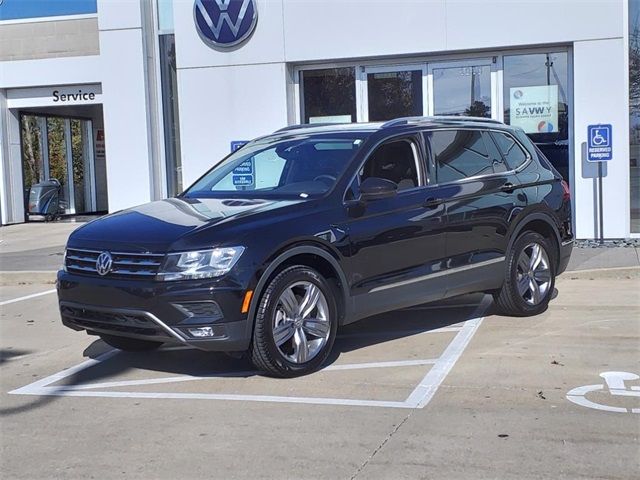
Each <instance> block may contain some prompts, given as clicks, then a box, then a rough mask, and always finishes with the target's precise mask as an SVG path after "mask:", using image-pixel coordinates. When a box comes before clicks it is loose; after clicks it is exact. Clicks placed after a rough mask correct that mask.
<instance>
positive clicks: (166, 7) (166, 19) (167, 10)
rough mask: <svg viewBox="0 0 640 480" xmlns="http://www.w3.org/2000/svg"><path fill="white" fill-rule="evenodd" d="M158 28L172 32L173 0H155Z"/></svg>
mask: <svg viewBox="0 0 640 480" xmlns="http://www.w3.org/2000/svg"><path fill="white" fill-rule="evenodd" d="M157 2H158V30H161V31H162V32H165V33H167V32H173V0H157Z"/></svg>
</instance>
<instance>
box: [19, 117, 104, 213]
mask: <svg viewBox="0 0 640 480" xmlns="http://www.w3.org/2000/svg"><path fill="white" fill-rule="evenodd" d="M20 122H21V134H22V135H21V136H22V166H23V179H24V187H25V189H26V190H27V191H28V190H29V189H30V187H31V186H32V185H34V184H36V183H38V182H42V181H45V180H49V179H52V178H54V179H56V180H58V181H59V182H60V186H61V189H60V197H59V206H60V209H59V213H64V214H80V213H89V212H95V211H96V210H97V208H96V181H95V177H96V176H95V161H94V148H93V127H92V121H91V120H88V119H81V118H69V117H59V116H53V115H37V114H30V113H25V114H22V115H21V116H20Z"/></svg>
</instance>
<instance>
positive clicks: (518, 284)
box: [494, 232, 556, 317]
mask: <svg viewBox="0 0 640 480" xmlns="http://www.w3.org/2000/svg"><path fill="white" fill-rule="evenodd" d="M551 252H552V250H551V246H550V245H549V241H548V240H547V239H546V238H544V237H543V236H542V235H540V234H539V233H536V232H525V233H524V234H522V235H521V236H520V237H518V239H517V240H516V241H515V242H514V244H513V247H512V248H511V250H510V251H509V253H508V254H507V259H506V272H505V273H506V277H505V281H504V285H503V286H502V288H501V289H500V291H499V292H498V293H497V294H496V295H494V299H495V302H496V305H497V306H498V309H499V310H500V312H501V313H505V314H507V315H513V316H520V317H523V316H529V315H537V314H538V313H541V312H543V311H545V310H546V309H547V306H548V305H549V301H550V300H551V295H552V293H553V288H554V285H555V275H556V267H555V262H554V261H553V256H552V255H551Z"/></svg>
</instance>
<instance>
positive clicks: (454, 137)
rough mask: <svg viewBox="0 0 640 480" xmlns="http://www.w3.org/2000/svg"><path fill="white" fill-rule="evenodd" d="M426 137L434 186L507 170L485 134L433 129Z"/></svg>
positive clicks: (494, 146) (475, 131) (486, 133)
mask: <svg viewBox="0 0 640 480" xmlns="http://www.w3.org/2000/svg"><path fill="white" fill-rule="evenodd" d="M426 137H427V138H428V139H429V141H430V145H431V151H432V152H433V156H434V159H435V163H436V171H437V182H438V183H447V182H453V181H456V180H463V179H465V178H470V177H476V176H480V175H490V174H493V173H499V172H504V171H506V170H507V167H506V165H505V164H504V161H503V159H502V156H501V155H500V152H499V151H498V149H497V148H496V145H495V143H494V142H493V140H492V139H491V137H490V136H489V134H488V132H484V131H480V130H434V131H431V132H427V133H426Z"/></svg>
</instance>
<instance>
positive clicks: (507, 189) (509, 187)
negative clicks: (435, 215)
mask: <svg viewBox="0 0 640 480" xmlns="http://www.w3.org/2000/svg"><path fill="white" fill-rule="evenodd" d="M515 189H516V186H515V185H514V184H513V183H511V182H507V183H505V184H504V185H502V186H501V187H500V190H502V191H503V192H506V193H513V191H514V190H515Z"/></svg>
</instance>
